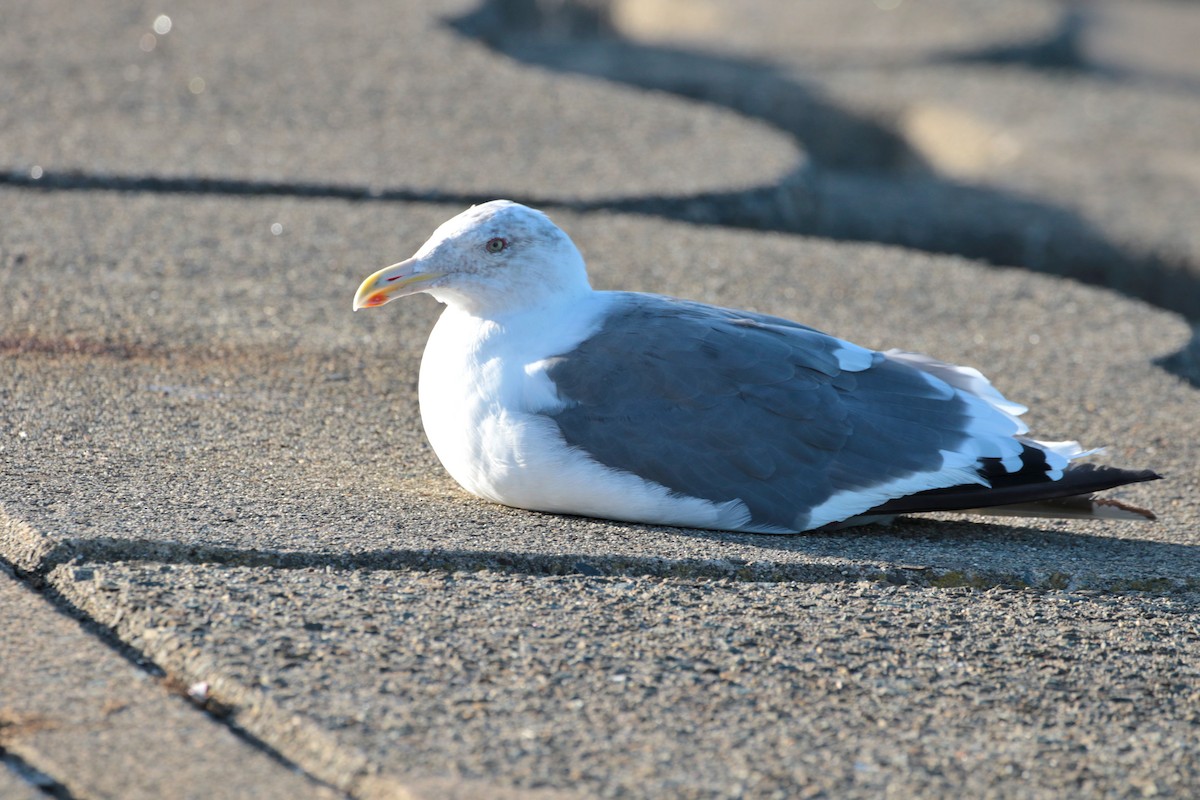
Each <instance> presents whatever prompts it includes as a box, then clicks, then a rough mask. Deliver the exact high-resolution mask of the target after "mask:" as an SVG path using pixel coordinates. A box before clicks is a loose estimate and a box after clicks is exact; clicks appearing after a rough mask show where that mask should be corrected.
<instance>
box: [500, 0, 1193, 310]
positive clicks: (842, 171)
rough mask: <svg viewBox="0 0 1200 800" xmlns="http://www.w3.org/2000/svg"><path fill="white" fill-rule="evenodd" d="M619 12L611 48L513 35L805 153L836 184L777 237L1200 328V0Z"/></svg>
mask: <svg viewBox="0 0 1200 800" xmlns="http://www.w3.org/2000/svg"><path fill="white" fill-rule="evenodd" d="M491 5H492V6H493V7H496V8H506V7H521V6H522V3H520V2H511V0H509V1H508V2H506V0H493V2H492V3H491ZM543 5H544V6H545V7H546V8H551V7H553V4H543ZM600 5H601V6H602V7H604V8H608V9H610V13H609V14H608V15H607V16H606V17H605V19H606V24H608V25H610V26H611V27H612V31H611V33H610V35H608V36H602V37H586V36H585V37H575V38H570V37H564V36H562V35H561V32H559V31H558V30H557V28H556V26H555V25H554V24H553V19H554V18H553V15H549V21H548V22H546V24H545V25H544V28H543V29H541V30H538V31H530V30H528V29H520V30H517V29H513V28H514V26H510V29H509V32H507V33H503V34H502V35H497V36H495V37H493V39H494V41H495V43H496V45H497V47H498V49H499V50H500V51H501V52H504V53H507V54H510V55H513V56H514V57H516V58H518V59H520V60H524V61H527V62H529V63H533V64H540V65H546V66H549V67H551V68H554V69H560V70H563V71H566V72H568V73H571V74H578V73H582V74H586V75H593V76H597V77H602V78H607V79H609V80H612V81H615V82H617V83H620V84H625V85H633V86H638V87H644V88H649V89H655V90H659V91H665V92H668V93H673V94H676V95H681V96H686V97H691V98H697V99H701V100H703V101H706V102H708V103H710V104H712V105H715V106H718V107H725V108H732V109H735V110H738V111H739V112H741V113H743V114H746V115H748V116H751V117H754V118H757V119H761V120H763V121H765V122H767V123H769V124H771V125H773V126H775V127H776V128H777V129H778V130H780V131H782V132H787V133H790V134H791V135H793V136H795V137H796V140H797V141H798V142H799V143H800V145H801V146H802V147H804V148H805V150H806V152H808V154H809V156H810V159H811V163H812V164H813V165H814V169H812V170H810V171H806V172H805V173H804V175H803V176H802V177H801V178H800V179H797V180H792V181H789V182H786V183H785V184H781V185H780V187H779V188H780V189H781V192H782V194H783V195H784V196H786V197H788V198H790V201H789V202H784V203H780V204H779V205H778V207H776V208H775V215H774V217H772V218H771V219H770V221H769V223H768V224H771V225H773V226H776V227H779V228H781V229H786V230H794V231H800V232H807V233H815V234H819V235H822V236H833V237H836V238H847V239H856V240H870V241H883V242H890V243H898V244H903V245H907V246H913V247H918V248H921V249H926V250H934V251H938V252H954V253H960V254H964V255H968V256H971V257H979V258H986V259H987V260H989V261H991V262H992V263H999V264H1016V265H1020V266H1025V267H1029V268H1033V269H1037V270H1040V271H1046V272H1054V273H1059V274H1067V275H1070V276H1072V277H1075V278H1077V279H1082V280H1086V281H1088V282H1092V283H1099V284H1102V285H1108V286H1116V287H1119V288H1121V289H1123V290H1125V291H1128V292H1130V293H1133V294H1135V295H1137V296H1139V297H1144V298H1146V299H1149V300H1150V301H1151V302H1154V303H1156V304H1159V305H1162V306H1164V307H1167V308H1172V309H1175V310H1178V311H1181V312H1183V313H1186V314H1189V315H1191V316H1192V317H1200V289H1198V288H1197V287H1198V286H1200V234H1198V233H1197V230H1196V226H1195V225H1194V224H1193V222H1194V220H1195V218H1196V216H1197V213H1200V102H1198V101H1197V100H1198V97H1200V94H1198V93H1200V63H1197V58H1196V56H1195V52H1196V49H1195V47H1194V46H1193V45H1192V44H1191V43H1192V42H1194V41H1195V39H1196V36H1198V35H1200V12H1198V11H1197V10H1196V9H1195V7H1194V6H1193V5H1190V4H1181V3H1162V2H1151V3H1146V4H1141V3H1122V2H1105V3H1057V2H1048V1H1045V2H1043V1H1041V0H1035V1H1033V2H1021V3H1016V4H1012V3H1005V4H1001V5H999V6H997V5H996V4H988V3H979V2H970V3H949V2H936V3H929V2H921V3H912V2H909V3H903V2H896V0H881V2H877V3H865V2H864V3H853V4H848V3H838V2H829V1H828V0H811V1H810V2H804V3H799V4H798V3H792V2H788V1H787V0H761V1H760V2H756V3H753V4H745V3H739V2H736V1H735V0H706V2H702V3H699V4H694V3H689V2H683V0H655V2H651V3H646V4H643V3H638V2H635V1H634V0H630V1H629V2H624V1H623V0H614V2H611V3H604V4H600ZM681 19H685V20H687V23H686V24H680V22H679V20H681ZM480 27H482V28H484V29H485V30H486V25H483V26H480ZM480 35H481V36H483V37H485V38H486V37H487V34H486V33H482V32H481V33H480ZM725 201H726V202H727V203H732V204H736V198H732V199H730V198H725ZM727 213H729V215H730V218H731V219H737V215H736V213H734V212H727ZM746 213H747V214H748V215H749V216H751V217H754V216H755V212H753V211H750V212H746ZM759 216H760V217H761V216H762V215H761V214H760V215H759Z"/></svg>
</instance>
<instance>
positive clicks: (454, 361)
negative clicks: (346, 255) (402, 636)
mask: <svg viewBox="0 0 1200 800" xmlns="http://www.w3.org/2000/svg"><path fill="white" fill-rule="evenodd" d="M418 292H426V293H428V294H430V295H432V296H433V297H434V298H435V299H437V300H438V301H439V302H441V303H444V304H445V305H446V309H445V311H444V312H443V313H442V315H441V317H440V318H439V319H438V321H437V324H436V325H435V326H434V328H433V331H432V333H431V334H430V336H429V341H428V343H427V344H426V347H425V352H424V355H423V356H422V359H421V369H420V386H419V392H418V393H419V400H420V407H421V420H422V423H423V425H424V428H425V433H426V435H427V436H428V438H429V442H430V444H431V445H432V446H433V450H434V452H435V453H436V454H437V456H438V458H439V459H440V460H441V462H442V464H443V465H444V466H445V468H446V471H447V472H449V473H450V475H451V476H452V477H453V478H454V479H455V480H456V481H457V482H458V483H459V484H460V485H461V486H462V487H463V488H464V489H466V490H467V491H468V492H470V493H472V494H474V495H477V496H478V497H481V498H484V499H486V500H490V501H493V502H496V503H501V504H504V505H508V506H514V507H517V508H524V509H530V510H534V511H542V512H550V513H559V514H572V515H579V516H585V517H597V518H602V519H610V520H619V521H625V522H634V523H645V524H653V525H670V526H679V527H686V528H707V529H713V530H725V531H745V532H754V533H799V532H802V531H811V530H816V529H822V528H834V527H841V526H845V525H859V524H866V523H873V522H890V521H891V519H892V518H894V517H895V516H897V515H899V514H910V513H922V512H935V511H973V512H977V513H994V514H1004V515H1024V516H1050V517H1063V518H1079V519H1096V518H1115V519H1153V518H1154V515H1153V514H1152V513H1151V512H1149V511H1146V510H1144V509H1140V508H1136V507H1133V506H1130V505H1127V504H1124V503H1120V502H1117V501H1115V500H1109V499H1103V498H1097V497H1093V496H1092V493H1093V492H1096V491H1100V490H1103V489H1109V488H1113V487H1116V486H1121V485H1124V484H1129V483H1136V482H1139V481H1149V480H1154V479H1157V478H1158V477H1159V476H1158V475H1157V474H1155V473H1154V472H1153V471H1150V470H1126V469H1117V468H1114V467H1108V466H1098V465H1095V464H1092V463H1079V462H1077V459H1080V458H1082V457H1084V456H1088V455H1091V454H1092V453H1094V452H1096V451H1087V450H1084V449H1083V448H1082V447H1081V446H1080V445H1079V444H1078V443H1076V442H1046V441H1039V440H1036V439H1032V438H1029V437H1027V436H1026V435H1025V434H1026V433H1028V428H1027V427H1026V426H1025V424H1024V423H1022V422H1021V420H1020V419H1019V416H1020V415H1021V414H1022V413H1023V412H1024V411H1026V409H1025V407H1024V406H1021V405H1019V404H1017V403H1014V402H1012V401H1010V400H1007V399H1006V398H1005V397H1004V396H1003V395H1002V394H1001V393H1000V392H999V391H997V390H996V389H995V388H994V387H993V386H992V384H991V383H990V382H989V381H988V380H987V379H986V378H985V377H984V376H983V375H982V374H981V373H980V372H979V371H977V370H975V369H972V368H970V367H961V366H955V365H953V364H948V363H944V362H942V361H937V360H935V359H933V358H930V357H928V356H924V355H919V354H917V353H911V352H906V351H902V350H888V351H886V352H880V351H876V350H871V349H868V348H865V347H860V346H858V345H856V344H852V343H850V342H848V341H844V340H842V339H839V338H836V337H834V336H831V335H829V334H826V333H822V332H820V331H818V330H815V329H813V328H810V327H807V326H805V325H801V324H799V323H796V322H791V321H789V320H787V319H783V318H780V317H773V316H767V315H765V314H758V313H753V312H749V311H737V310H733V309H729V308H720V307H716V306H711V305H705V304H703V303H698V302H692V301H688V300H681V299H676V298H672V297H666V296H662V295H656V294H642V293H635V292H613V291H596V290H593V289H592V287H591V285H590V283H589V281H588V275H587V269H586V266H585V264H584V260H583V256H582V255H581V254H580V252H579V250H578V249H577V248H576V246H575V244H574V243H573V242H572V241H571V239H570V237H568V236H567V234H566V233H564V232H563V231H562V230H561V229H560V228H559V227H558V226H556V225H555V224H554V223H553V222H552V221H551V220H550V219H549V217H547V216H546V215H545V214H543V213H542V212H540V211H537V210H534V209H532V208H528V207H526V206H523V205H520V204H518V203H514V202H511V201H508V200H495V201H492V202H490V203H484V204H482V205H476V206H472V207H471V208H469V209H467V210H466V211H464V212H462V213H461V214H459V215H458V216H456V217H454V218H453V219H450V220H449V221H447V222H445V223H444V224H442V225H441V226H440V227H439V228H438V229H437V230H436V231H434V233H433V235H432V236H431V237H430V238H429V240H428V241H427V242H425V244H424V245H422V246H421V248H420V249H419V250H417V252H416V254H415V255H414V256H413V257H412V258H409V259H407V260H405V261H401V262H400V263H398V264H394V265H392V266H390V267H386V268H384V269H381V270H379V271H378V272H376V273H374V274H373V275H371V276H370V277H368V278H367V279H366V280H364V281H363V282H362V285H361V286H360V287H359V289H358V292H357V293H356V294H355V297H354V309H355V310H358V309H360V308H375V307H377V306H382V305H384V304H385V303H388V302H390V301H392V300H395V299H397V298H399V297H404V296H407V295H411V294H416V293H418Z"/></svg>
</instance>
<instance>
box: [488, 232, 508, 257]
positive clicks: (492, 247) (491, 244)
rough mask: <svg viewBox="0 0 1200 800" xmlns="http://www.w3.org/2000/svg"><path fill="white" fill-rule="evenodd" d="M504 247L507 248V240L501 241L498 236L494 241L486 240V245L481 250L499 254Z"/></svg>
mask: <svg viewBox="0 0 1200 800" xmlns="http://www.w3.org/2000/svg"><path fill="white" fill-rule="evenodd" d="M506 247H508V240H507V239H501V238H500V237H499V236H497V237H496V238H495V239H488V240H487V244H485V245H484V246H483V249H484V250H487V251H488V252H489V253H499V252H500V251H501V250H503V249H504V248H506Z"/></svg>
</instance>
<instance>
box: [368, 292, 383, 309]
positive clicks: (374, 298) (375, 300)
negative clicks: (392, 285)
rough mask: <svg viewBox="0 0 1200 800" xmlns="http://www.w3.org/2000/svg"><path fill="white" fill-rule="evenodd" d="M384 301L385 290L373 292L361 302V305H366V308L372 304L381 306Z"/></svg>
mask: <svg viewBox="0 0 1200 800" xmlns="http://www.w3.org/2000/svg"><path fill="white" fill-rule="evenodd" d="M386 302H387V294H386V293H385V292H376V293H375V294H373V295H371V296H370V297H368V298H367V299H366V301H365V302H363V305H364V306H366V307H367V308H371V307H372V306H381V305H383V304H384V303H386Z"/></svg>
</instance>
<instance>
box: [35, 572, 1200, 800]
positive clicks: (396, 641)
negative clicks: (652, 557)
mask: <svg viewBox="0 0 1200 800" xmlns="http://www.w3.org/2000/svg"><path fill="white" fill-rule="evenodd" d="M49 580H50V581H51V582H52V583H53V585H55V586H57V587H59V588H60V590H61V591H63V592H64V594H66V595H67V596H68V597H70V598H72V599H73V600H75V601H76V602H78V603H79V604H80V607H81V608H83V609H84V610H86V612H87V613H88V614H89V615H91V616H93V617H94V618H96V619H98V620H101V621H103V622H105V623H106V624H112V625H114V626H115V627H116V628H117V631H118V632H119V634H120V635H121V637H122V638H123V639H125V640H127V641H129V642H131V643H133V644H134V645H135V646H137V647H138V648H139V649H141V650H142V651H144V652H145V653H147V654H148V655H150V656H151V657H152V658H154V660H155V661H156V662H157V663H160V664H162V665H164V666H165V667H167V668H168V669H170V670H171V671H172V672H173V673H175V674H180V675H185V676H187V677H188V679H195V680H206V681H210V682H211V683H212V685H213V686H214V687H219V691H221V692H222V693H223V694H224V696H227V697H229V698H232V700H233V702H235V703H236V704H237V705H238V706H239V707H241V708H246V709H251V711H249V712H247V713H246V716H247V717H250V716H253V715H254V714H260V715H262V716H263V717H268V716H270V715H275V716H281V717H284V718H288V719H291V720H293V728H294V729H295V730H297V731H300V730H304V729H305V728H306V726H311V727H312V728H315V729H316V730H318V731H321V732H323V733H324V734H325V735H326V736H327V737H328V738H329V739H331V740H334V741H336V742H337V743H338V744H339V745H340V746H342V747H346V748H353V749H354V750H355V751H358V752H362V753H364V754H365V755H366V756H367V758H368V759H369V760H371V761H372V762H374V763H376V764H378V765H380V766H379V768H380V770H381V772H384V773H386V771H387V770H388V769H393V770H401V771H403V770H407V771H409V774H410V775H411V777H412V779H413V780H418V781H419V780H420V779H421V778H423V777H426V776H435V777H437V776H444V775H446V773H447V772H449V773H451V774H453V775H457V776H461V777H462V778H464V779H467V780H483V779H486V780H488V781H489V782H490V785H491V786H495V787H498V788H499V787H509V788H510V789H513V790H519V789H523V788H535V787H565V788H569V789H570V790H573V791H578V792H580V793H581V794H582V795H583V796H591V797H664V796H670V797H879V796H895V797H962V796H971V797H1012V796H1021V797H1030V798H1052V797H1062V796H1067V795H1070V796H1088V797H1099V796H1112V797H1145V796H1163V797H1188V796H1192V795H1194V793H1195V792H1196V790H1197V788H1200V689H1198V688H1197V687H1198V686H1200V667H1198V666H1197V664H1198V663H1200V612H1198V611H1197V608H1196V604H1195V599H1196V598H1195V597H1194V596H1193V597H1192V598H1191V599H1190V600H1189V599H1187V598H1163V597H1153V596H1148V595H1144V594H1143V595H1126V596H1109V595H1103V594H1093V595H1088V594H1082V595H1081V594H1072V593H1049V594H1046V593H1039V592H1028V591H1007V590H991V591H987V592H977V591H971V590H958V591H953V590H952V591H947V590H938V589H929V588H920V587H910V586H887V585H884V584H879V583H871V582H864V583H857V584H848V585H826V584H803V583H792V582H785V583H760V582H746V581H711V580H688V579H662V578H641V579H636V580H635V579H628V578H604V577H588V576H562V577H546V576H520V575H517V576H514V575H506V574H496V573H494V572H488V571H481V572H477V573H463V572H454V573H442V574H439V573H427V572H413V571H405V570H378V571H375V570H361V569H356V570H339V569H297V570H277V569H262V568H257V569H256V568H239V567H228V568H215V567H206V566H188V565H184V566H175V565H159V564H141V563H133V564H129V563H110V564H104V565H99V566H95V567H93V566H91V565H85V566H69V565H68V566H62V567H58V568H56V569H55V570H54V572H53V573H51V575H50V576H49ZM96 586H103V587H105V588H104V590H102V591H95V589H94V587H96ZM268 710H269V711H268ZM251 724H253V723H251ZM263 726H264V728H265V729H266V730H268V731H269V730H270V729H271V723H270V722H269V721H268V720H265V719H264V720H263Z"/></svg>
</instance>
